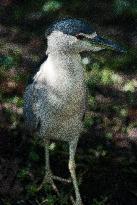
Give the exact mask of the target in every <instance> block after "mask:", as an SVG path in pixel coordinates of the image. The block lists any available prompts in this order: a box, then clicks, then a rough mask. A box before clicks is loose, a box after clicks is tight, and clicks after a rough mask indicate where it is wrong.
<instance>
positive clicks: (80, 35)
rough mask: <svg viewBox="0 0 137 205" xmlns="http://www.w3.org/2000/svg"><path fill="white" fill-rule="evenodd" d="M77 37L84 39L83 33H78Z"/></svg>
mask: <svg viewBox="0 0 137 205" xmlns="http://www.w3.org/2000/svg"><path fill="white" fill-rule="evenodd" d="M76 37H77V39H79V40H82V39H83V38H84V36H83V35H82V34H77V35H76Z"/></svg>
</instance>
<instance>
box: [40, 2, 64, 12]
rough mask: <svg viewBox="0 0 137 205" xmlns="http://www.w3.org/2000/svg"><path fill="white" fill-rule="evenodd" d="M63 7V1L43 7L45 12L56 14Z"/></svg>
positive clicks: (47, 3)
mask: <svg viewBox="0 0 137 205" xmlns="http://www.w3.org/2000/svg"><path fill="white" fill-rule="evenodd" d="M61 7H62V2H61V1H55V0H54V1H48V2H46V3H45V4H44V5H43V11H44V12H55V11H56V10H58V9H60V8H61Z"/></svg>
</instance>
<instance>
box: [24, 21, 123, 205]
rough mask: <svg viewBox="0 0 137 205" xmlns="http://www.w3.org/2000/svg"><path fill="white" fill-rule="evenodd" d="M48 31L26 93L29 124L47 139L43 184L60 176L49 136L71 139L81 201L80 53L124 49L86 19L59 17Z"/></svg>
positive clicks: (71, 161) (73, 175)
mask: <svg viewBox="0 0 137 205" xmlns="http://www.w3.org/2000/svg"><path fill="white" fill-rule="evenodd" d="M46 35H47V42H48V47H47V51H46V54H47V55H48V58H47V60H46V61H45V62H43V64H41V66H40V68H39V71H38V72H37V73H36V75H35V76H34V78H33V82H32V83H31V84H30V85H28V86H27V88H26V90H25V94H24V116H25V120H26V126H27V127H28V129H29V130H30V131H31V132H32V131H35V132H36V134H37V135H38V136H39V137H40V138H42V139H43V142H44V143H45V144H44V145H45V153H46V154H45V158H46V159H45V161H46V167H45V170H46V173H45V177H44V180H43V183H42V184H44V183H45V182H47V181H50V182H52V183H53V179H59V180H61V178H60V177H55V176H53V175H52V174H51V171H50V163H49V150H48V148H49V140H52V139H53V140H61V141H66V142H68V143H69V164H68V167H69V170H70V174H71V178H72V182H73V186H74V190H75V195H76V202H75V204H76V205H82V200H81V196H80V193H79V188H78V183H77V179H76V173H75V160H74V157H75V152H76V147H77V143H78V139H79V136H80V134H81V132H82V127H83V123H82V118H83V116H84V113H85V85H84V71H83V66H82V63H81V56H80V53H81V52H83V51H91V52H94V51H99V50H102V49H106V48H108V49H111V50H117V51H123V50H122V49H120V47H119V46H118V45H116V44H114V43H113V42H112V41H110V40H106V39H103V38H102V37H100V36H98V35H97V33H96V32H95V31H94V30H93V29H92V28H91V26H90V25H89V24H88V23H87V22H85V21H83V20H77V19H66V20H61V21H58V22H56V23H54V24H53V25H52V26H51V27H50V28H49V29H48V31H47V33H46ZM62 180H63V179H62ZM64 181H65V179H64Z"/></svg>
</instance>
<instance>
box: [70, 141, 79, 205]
mask: <svg viewBox="0 0 137 205" xmlns="http://www.w3.org/2000/svg"><path fill="white" fill-rule="evenodd" d="M77 142H78V139H75V140H73V141H71V142H70V144H69V171H70V174H71V178H72V182H73V186H74V189H75V195H76V203H75V205H82V200H81V196H80V192H79V188H78V182H77V178H76V172H75V169H76V165H75V159H74V158H75V153H76V147H77Z"/></svg>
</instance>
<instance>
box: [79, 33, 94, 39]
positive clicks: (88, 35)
mask: <svg viewBox="0 0 137 205" xmlns="http://www.w3.org/2000/svg"><path fill="white" fill-rule="evenodd" d="M79 35H82V36H85V37H86V38H89V39H94V38H95V37H96V36H97V33H96V32H94V33H92V34H85V33H79Z"/></svg>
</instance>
